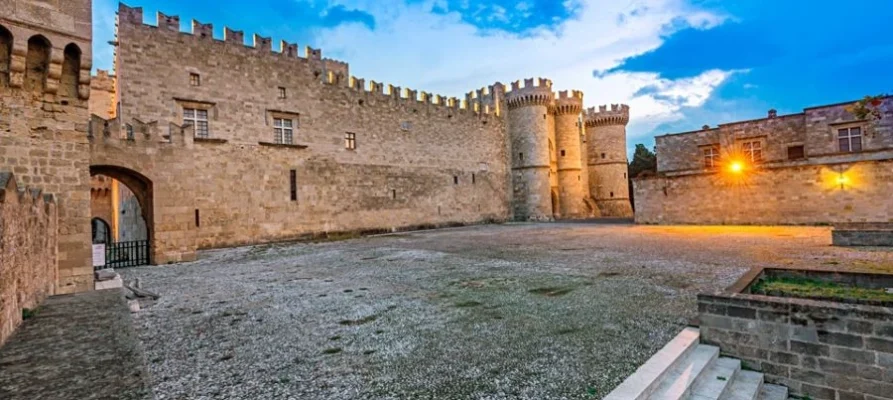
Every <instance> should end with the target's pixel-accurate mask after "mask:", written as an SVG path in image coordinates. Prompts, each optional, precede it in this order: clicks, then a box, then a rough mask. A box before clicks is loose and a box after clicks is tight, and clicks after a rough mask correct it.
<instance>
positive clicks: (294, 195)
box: [288, 169, 298, 201]
mask: <svg viewBox="0 0 893 400" xmlns="http://www.w3.org/2000/svg"><path fill="white" fill-rule="evenodd" d="M288 186H289V191H290V192H291V201H298V171H297V170H294V169H293V170H291V171H289V174H288Z"/></svg>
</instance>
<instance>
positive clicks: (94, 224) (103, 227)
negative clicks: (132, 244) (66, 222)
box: [90, 217, 112, 244]
mask: <svg viewBox="0 0 893 400" xmlns="http://www.w3.org/2000/svg"><path fill="white" fill-rule="evenodd" d="M90 225H91V228H92V235H91V236H92V237H93V244H100V243H102V244H107V243H109V242H111V241H112V236H111V235H112V228H111V226H110V225H109V223H108V222H106V221H105V220H104V219H102V218H95V217H94V218H93V219H92V220H90Z"/></svg>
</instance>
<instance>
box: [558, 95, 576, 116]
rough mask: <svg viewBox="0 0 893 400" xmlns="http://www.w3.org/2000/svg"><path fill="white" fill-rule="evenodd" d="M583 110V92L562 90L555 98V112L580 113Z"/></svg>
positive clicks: (559, 113)
mask: <svg viewBox="0 0 893 400" xmlns="http://www.w3.org/2000/svg"><path fill="white" fill-rule="evenodd" d="M581 112H583V92H581V91H579V90H571V91H567V90H562V91H560V92H558V97H557V98H556V99H555V114H557V115H562V114H580V113H581Z"/></svg>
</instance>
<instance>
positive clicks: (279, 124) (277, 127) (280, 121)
mask: <svg viewBox="0 0 893 400" xmlns="http://www.w3.org/2000/svg"><path fill="white" fill-rule="evenodd" d="M294 137H295V120H293V119H290V118H273V141H274V142H275V143H279V144H293V143H294Z"/></svg>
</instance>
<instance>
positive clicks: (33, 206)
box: [0, 172, 57, 345]
mask: <svg viewBox="0 0 893 400" xmlns="http://www.w3.org/2000/svg"><path fill="white" fill-rule="evenodd" d="M56 240H57V226H56V202H55V200H54V198H53V196H52V195H45V194H43V193H41V191H39V190H34V189H24V188H19V187H18V186H17V184H16V181H15V178H14V177H13V176H12V174H10V173H2V172H0V345H2V344H3V343H4V342H5V341H6V339H8V338H9V336H10V335H12V333H13V331H14V330H15V329H16V327H18V326H19V324H20V323H21V322H22V309H26V308H27V309H34V308H36V307H37V306H38V305H39V304H40V303H41V301H43V299H45V298H46V297H47V296H48V295H50V294H53V291H54V288H55V284H56V261H57V259H56V257H57V242H56Z"/></svg>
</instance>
